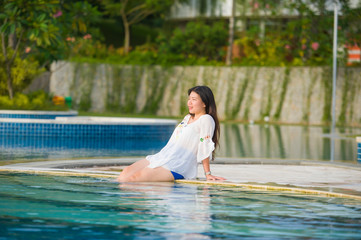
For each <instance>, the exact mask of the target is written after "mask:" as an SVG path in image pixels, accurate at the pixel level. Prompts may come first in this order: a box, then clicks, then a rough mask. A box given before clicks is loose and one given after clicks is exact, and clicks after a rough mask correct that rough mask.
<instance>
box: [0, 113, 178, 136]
mask: <svg viewBox="0 0 361 240" xmlns="http://www.w3.org/2000/svg"><path fill="white" fill-rule="evenodd" d="M137 121H138V122H137ZM176 124H177V121H175V120H161V119H148V120H147V119H122V118H84V117H83V118H79V119H78V118H76V117H75V118H65V119H62V118H60V120H58V119H56V120H45V119H0V136H5V137H6V136H9V137H16V136H20V137H21V136H23V137H59V138H79V139H81V138H83V139H84V138H94V139H97V140H100V139H132V140H137V139H138V140H147V141H159V140H160V141H166V140H167V139H169V137H170V136H171V134H172V132H173V130H174V128H175V126H176Z"/></svg>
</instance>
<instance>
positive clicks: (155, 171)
mask: <svg viewBox="0 0 361 240" xmlns="http://www.w3.org/2000/svg"><path fill="white" fill-rule="evenodd" d="M126 181H127V182H171V181H174V177H173V174H172V173H171V172H170V171H169V170H168V169H165V168H163V167H157V168H149V167H146V168H143V169H142V170H140V171H138V172H136V173H134V174H133V175H132V176H130V177H129V178H128V179H126Z"/></svg>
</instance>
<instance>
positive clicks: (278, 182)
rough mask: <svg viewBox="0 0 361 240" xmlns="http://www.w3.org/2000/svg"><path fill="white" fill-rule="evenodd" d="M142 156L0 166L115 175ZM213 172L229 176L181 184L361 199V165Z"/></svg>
mask: <svg viewBox="0 0 361 240" xmlns="http://www.w3.org/2000/svg"><path fill="white" fill-rule="evenodd" d="M139 159H141V158H139V157H138V158H116V159H82V160H57V161H41V162H28V163H17V164H9V165H5V166H0V172H22V173H30V174H50V175H60V176H89V177H101V178H111V179H114V181H115V179H116V176H117V175H118V174H119V171H121V170H122V169H123V167H124V166H127V165H129V164H131V163H133V162H135V161H137V160H139ZM211 170H212V173H213V174H214V175H216V176H223V177H225V178H226V179H227V180H226V181H223V182H220V181H215V182H213V181H205V179H204V177H203V176H204V173H203V169H202V167H199V168H198V176H199V177H203V178H200V179H197V180H177V181H176V182H177V183H182V184H208V185H219V186H228V187H240V188H244V189H249V190H262V191H280V192H292V193H302V194H311V195H320V196H324V197H340V198H352V199H356V200H360V201H361V168H359V167H354V168H353V167H350V166H348V167H344V166H338V165H333V164H330V163H329V164H327V165H326V164H323V165H322V164H318V165H317V164H316V163H314V164H313V165H312V164H311V165H302V164H298V165H295V164H293V165H285V164H283V165H279V164H211Z"/></svg>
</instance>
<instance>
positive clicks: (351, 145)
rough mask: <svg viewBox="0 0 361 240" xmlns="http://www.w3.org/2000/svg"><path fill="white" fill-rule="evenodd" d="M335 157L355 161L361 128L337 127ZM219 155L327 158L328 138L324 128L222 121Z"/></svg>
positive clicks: (329, 142)
mask: <svg viewBox="0 0 361 240" xmlns="http://www.w3.org/2000/svg"><path fill="white" fill-rule="evenodd" d="M336 133H337V136H338V137H336V138H335V160H336V161H347V162H355V163H356V162H357V159H356V157H357V146H356V142H355V137H354V136H355V135H357V134H359V135H361V129H360V128H339V129H336ZM220 142H221V147H220V149H219V152H218V153H217V156H219V157H244V158H282V159H283V158H284V159H313V160H329V159H330V145H331V138H330V136H329V129H328V128H324V127H314V126H313V127H310V126H289V125H250V124H223V125H222V126H221V140H220Z"/></svg>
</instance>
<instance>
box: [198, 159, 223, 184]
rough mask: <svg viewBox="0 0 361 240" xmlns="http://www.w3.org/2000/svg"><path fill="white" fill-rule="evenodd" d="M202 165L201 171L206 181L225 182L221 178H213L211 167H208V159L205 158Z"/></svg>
mask: <svg viewBox="0 0 361 240" xmlns="http://www.w3.org/2000/svg"><path fill="white" fill-rule="evenodd" d="M202 164H203V169H204V173H205V175H206V178H207V181H208V180H226V179H225V178H223V177H217V176H213V175H212V174H211V173H210V172H211V167H210V165H209V158H206V159H204V160H203V161H202Z"/></svg>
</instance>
